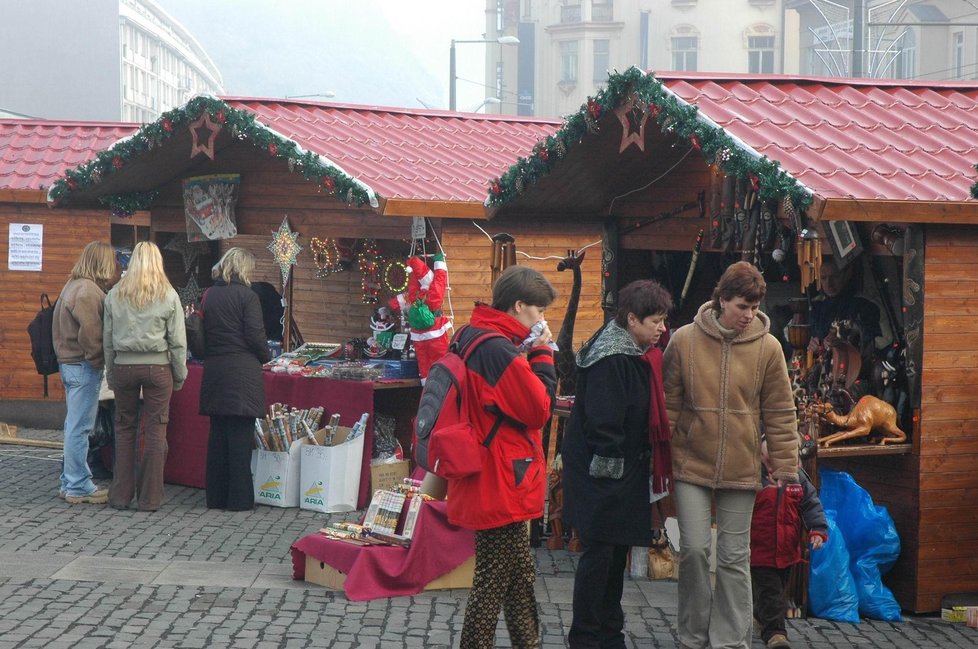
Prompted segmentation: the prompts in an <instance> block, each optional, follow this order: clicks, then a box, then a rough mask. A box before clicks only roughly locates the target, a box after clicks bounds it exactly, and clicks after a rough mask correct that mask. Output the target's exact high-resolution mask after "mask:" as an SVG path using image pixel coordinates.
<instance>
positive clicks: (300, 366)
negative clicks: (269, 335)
mask: <svg viewBox="0 0 978 649" xmlns="http://www.w3.org/2000/svg"><path fill="white" fill-rule="evenodd" d="M342 347H343V346H342V345H340V344H339V343H305V344H304V345H302V346H301V347H298V348H296V349H295V350H294V351H291V352H285V353H284V354H279V355H278V356H277V357H275V358H273V359H272V360H270V361H268V362H267V363H265V366H264V367H265V369H267V370H269V371H271V372H275V373H276V374H292V375H299V376H320V373H318V372H317V371H318V370H320V369H322V368H321V367H317V366H316V365H315V363H316V362H317V361H320V360H322V359H325V358H330V357H331V356H335V355H336V354H337V353H338V352H339V351H340V350H341V349H342Z"/></svg>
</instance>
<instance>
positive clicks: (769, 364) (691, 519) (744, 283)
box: [663, 262, 798, 649]
mask: <svg viewBox="0 0 978 649" xmlns="http://www.w3.org/2000/svg"><path fill="white" fill-rule="evenodd" d="M766 290H767V285H766V284H765V282H764V278H763V277H762V276H761V274H760V272H759V271H758V270H757V269H756V268H754V266H752V265H751V264H749V263H747V262H737V263H735V264H732V265H731V266H730V267H729V268H727V270H726V271H725V272H724V274H723V276H722V277H721V278H720V281H719V282H718V283H717V286H716V289H714V291H713V300H712V301H711V302H707V303H706V304H704V305H703V306H702V307H700V309H699V312H698V313H697V314H696V317H695V318H694V319H693V322H692V323H691V324H688V325H686V326H684V327H681V328H680V329H679V330H678V331H676V333H675V334H674V335H673V336H672V339H671V340H670V341H669V347H668V348H667V349H666V352H665V356H664V358H663V375H664V378H665V393H666V407H667V410H668V412H669V420H670V422H672V429H673V430H672V433H673V438H672V460H673V479H674V481H675V502H676V510H677V513H678V518H679V536H680V545H681V546H682V550H681V554H680V564H679V613H678V626H679V641H680V644H681V646H683V647H685V648H686V649H707V648H712V649H719V648H721V647H724V648H727V647H730V648H733V647H742V648H743V649H748V648H749V647H750V631H751V586H750V520H751V513H752V511H753V507H754V495H755V491H756V490H757V489H759V488H760V486H761V485H760V475H761V457H760V446H761V432H762V431H763V432H764V433H765V435H766V438H767V441H768V446H769V449H770V453H771V461H772V463H773V465H774V473H773V478H774V479H775V480H778V481H781V482H797V481H798V433H797V427H796V419H795V406H794V400H793V398H792V395H791V385H790V382H789V380H788V372H787V366H786V364H785V358H784V354H783V352H782V351H781V345H780V343H779V342H778V341H777V339H775V338H774V336H772V335H771V334H770V333H769V328H770V321H769V320H768V317H767V316H766V315H764V314H763V313H761V312H760V311H759V309H758V308H759V305H760V302H761V300H763V299H764V295H765V293H766ZM714 505H715V511H716V527H717V569H716V588H715V590H714V589H712V588H711V586H710V565H709V564H710V562H709V558H710V550H711V545H712V537H711V531H710V528H711V523H712V514H711V512H712V511H713V508H714Z"/></svg>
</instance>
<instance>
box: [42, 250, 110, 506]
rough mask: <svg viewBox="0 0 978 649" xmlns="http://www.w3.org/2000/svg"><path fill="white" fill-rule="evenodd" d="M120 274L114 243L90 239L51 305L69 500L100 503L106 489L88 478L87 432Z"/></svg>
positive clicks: (64, 489) (64, 495)
mask: <svg viewBox="0 0 978 649" xmlns="http://www.w3.org/2000/svg"><path fill="white" fill-rule="evenodd" d="M118 278H119V271H118V267H117V265H116V261H115V251H114V250H113V249H112V246H110V245H109V244H107V243H105V242H104V241H92V242H90V243H89V244H88V245H86V246H85V249H84V250H82V253H81V256H80V257H79V258H78V261H77V262H75V266H74V268H72V269H71V277H70V278H69V279H68V283H67V284H65V286H64V288H63V289H61V295H60V296H59V297H58V301H57V303H56V304H55V306H54V321H53V323H52V327H51V332H52V337H53V339H54V353H55V354H56V355H57V357H58V369H59V371H60V372H61V382H62V383H63V384H64V387H65V403H66V405H67V407H68V413H67V415H66V417H65V440H64V466H63V468H62V469H61V486H60V489H59V492H60V494H61V497H62V498H64V499H65V501H66V502H68V503H70V504H72V505H75V504H80V503H94V504H102V503H104V502H105V501H106V498H107V492H106V490H105V489H99V488H98V487H96V485H95V483H94V482H92V470H91V469H90V468H89V466H88V436H89V434H90V433H91V432H92V428H93V427H94V426H95V416H96V414H97V413H98V392H99V387H100V386H101V385H102V370H103V367H104V365H105V363H104V355H103V351H102V312H103V308H104V303H105V292H106V291H108V290H109V288H111V286H112V284H113V283H114V282H115V281H116V280H117V279H118Z"/></svg>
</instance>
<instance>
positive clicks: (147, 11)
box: [0, 0, 224, 122]
mask: <svg viewBox="0 0 978 649" xmlns="http://www.w3.org/2000/svg"><path fill="white" fill-rule="evenodd" d="M0 60H3V61H4V64H3V65H0V109H3V110H5V111H9V112H12V113H21V114H25V115H31V116H34V117H38V118H42V119H61V120H66V119H67V120H86V121H109V122H112V121H115V122H117V121H125V122H150V121H153V120H155V119H156V118H157V117H159V115H160V114H161V113H163V112H164V111H167V110H169V109H171V108H175V107H177V106H180V105H183V104H184V103H186V101H187V100H188V99H189V98H190V97H191V96H193V95H195V94H198V93H210V94H215V95H217V94H222V93H223V91H224V89H223V85H222V80H221V73H220V72H219V71H218V69H217V67H216V66H215V65H214V63H213V62H212V61H211V59H210V57H208V56H207V53H206V52H205V51H204V49H203V48H202V47H201V46H200V44H199V43H198V42H197V41H196V39H194V37H193V35H191V34H190V33H189V32H188V31H187V30H186V29H184V27H183V26H181V25H180V23H178V22H177V21H175V20H174V19H173V18H171V17H170V16H169V15H168V14H167V13H166V12H165V11H163V10H162V9H161V8H160V7H159V6H158V5H157V4H156V3H155V2H153V0H85V2H75V1H71V2H65V1H64V0H30V2H7V3H4V7H3V19H2V20H0Z"/></svg>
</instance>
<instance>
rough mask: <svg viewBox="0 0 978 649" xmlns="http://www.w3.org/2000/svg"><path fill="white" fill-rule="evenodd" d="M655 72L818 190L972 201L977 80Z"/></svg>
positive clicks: (829, 195)
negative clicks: (911, 79) (909, 79)
mask: <svg viewBox="0 0 978 649" xmlns="http://www.w3.org/2000/svg"><path fill="white" fill-rule="evenodd" d="M656 76H657V77H658V78H659V79H660V80H661V81H662V83H663V84H664V85H665V86H666V87H667V88H669V89H670V90H671V91H673V92H674V93H676V95H678V96H679V97H680V98H682V99H683V100H685V101H687V102H689V103H690V104H693V105H695V106H698V107H699V109H700V113H701V115H703V116H705V117H708V118H710V119H712V120H713V121H715V122H716V123H717V124H719V125H720V126H721V127H723V128H724V129H725V130H726V131H727V133H729V134H730V135H732V136H734V137H736V138H739V139H740V140H742V141H743V142H744V143H745V144H746V145H747V146H748V147H750V148H752V149H754V150H755V151H757V152H758V153H759V154H761V155H766V156H767V157H768V158H770V159H772V160H776V161H778V162H779V163H781V167H782V168H783V169H784V170H785V171H786V172H787V173H789V174H790V175H791V176H792V177H794V178H795V179H797V180H798V181H800V182H801V183H802V184H804V185H805V186H807V187H808V188H810V189H812V190H813V191H814V192H815V194H817V195H819V196H821V197H822V198H826V199H833V198H855V199H863V200H870V199H889V200H913V201H964V200H969V199H970V194H969V190H970V188H971V185H972V183H974V181H975V178H976V172H975V168H974V166H973V165H974V164H975V163H978V84H975V83H962V82H953V83H948V82H943V83H942V82H912V81H911V82H908V81H894V82H890V81H880V80H876V79H873V80H868V79H867V80H862V79H855V80H853V79H832V78H798V77H786V76H771V75H764V76H761V75H734V74H728V75H724V74H717V73H702V74H696V73H689V72H683V73H675V72H666V73H656Z"/></svg>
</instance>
